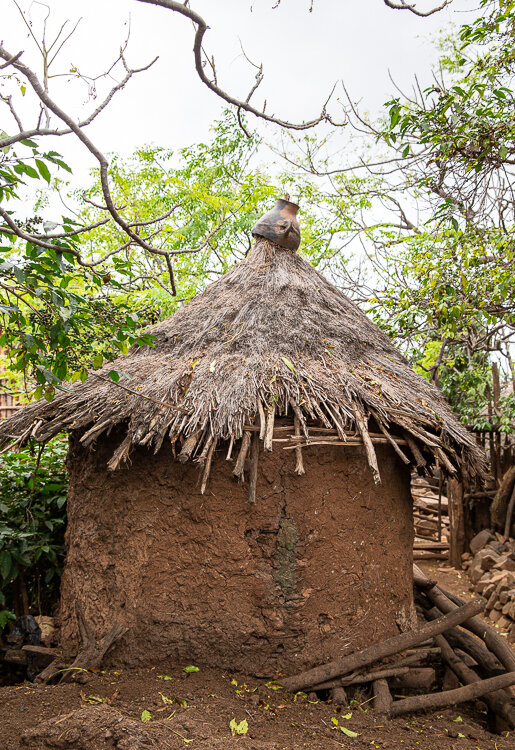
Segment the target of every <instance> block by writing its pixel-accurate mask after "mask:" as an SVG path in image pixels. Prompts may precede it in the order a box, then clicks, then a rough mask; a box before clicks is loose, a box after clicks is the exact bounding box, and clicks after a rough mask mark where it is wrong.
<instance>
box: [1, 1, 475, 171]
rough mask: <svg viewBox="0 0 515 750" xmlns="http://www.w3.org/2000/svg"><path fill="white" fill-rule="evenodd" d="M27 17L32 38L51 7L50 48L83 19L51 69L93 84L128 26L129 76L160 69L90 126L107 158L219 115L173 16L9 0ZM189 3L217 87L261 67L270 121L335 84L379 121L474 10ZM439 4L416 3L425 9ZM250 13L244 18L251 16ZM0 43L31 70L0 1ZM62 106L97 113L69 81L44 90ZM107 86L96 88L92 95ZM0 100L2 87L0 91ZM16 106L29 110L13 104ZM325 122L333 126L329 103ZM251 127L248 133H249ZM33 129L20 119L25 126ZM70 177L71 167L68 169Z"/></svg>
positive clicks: (174, 137)
mask: <svg viewBox="0 0 515 750" xmlns="http://www.w3.org/2000/svg"><path fill="white" fill-rule="evenodd" d="M18 2H19V4H20V6H21V7H22V8H23V9H24V10H25V11H28V12H29V13H30V16H31V18H32V20H33V29H34V32H35V34H36V36H40V33H41V21H42V19H43V18H44V16H45V15H46V13H47V8H49V9H50V11H51V13H50V18H49V21H48V29H49V34H48V36H49V38H52V37H53V34H54V33H55V30H56V29H58V28H59V27H60V25H61V24H62V23H63V22H64V21H66V20H67V19H69V20H70V21H72V22H74V21H76V20H77V19H78V18H80V17H82V20H81V22H80V24H79V26H78V28H77V31H76V32H75V34H74V36H73V37H72V39H71V40H70V41H69V42H68V44H67V45H66V47H65V48H64V49H63V51H62V52H61V54H60V56H59V62H58V63H57V64H56V67H55V71H56V72H62V71H66V70H69V69H70V67H72V66H77V67H78V68H79V69H80V70H81V71H82V72H84V73H87V74H90V75H97V74H99V73H101V72H103V71H104V70H105V69H106V68H107V67H108V65H109V63H110V62H111V61H112V60H113V59H114V57H116V55H117V52H118V49H119V47H120V44H121V43H122V42H123V40H124V38H125V36H126V32H127V23H128V20H129V17H130V19H131V38H130V43H129V48H128V52H127V60H128V62H129V64H130V65H131V66H133V67H137V66H140V65H142V64H145V63H147V62H148V61H149V60H150V59H152V58H153V57H154V56H156V55H159V60H158V62H157V63H156V64H155V66H154V67H153V68H152V69H151V70H150V71H148V72H146V73H142V74H140V75H139V76H137V77H136V78H135V79H133V80H132V81H131V82H130V83H129V84H128V86H127V87H126V89H125V90H124V91H122V92H121V93H119V94H118V95H117V97H116V100H115V102H113V103H112V104H111V105H110V106H109V108H108V109H107V110H106V112H105V113H103V114H102V115H101V116H100V118H99V119H98V120H97V121H96V122H95V124H94V125H92V126H91V127H90V128H88V133H89V135H90V136H91V137H92V138H93V140H94V141H95V143H96V144H97V145H98V147H99V148H100V149H101V150H102V151H104V152H110V151H118V152H121V153H129V152H130V151H131V150H132V149H133V148H134V147H136V146H138V145H141V144H143V143H155V144H158V145H161V146H167V147H171V148H178V147H181V146H185V145H188V144H190V143H193V142H195V141H198V140H200V139H205V138H207V137H208V131H209V127H210V125H211V124H212V122H213V121H214V120H215V119H216V118H217V117H218V116H219V114H220V112H221V110H222V109H223V107H224V103H222V102H221V101H220V100H219V99H218V98H217V97H216V96H215V95H214V94H212V93H211V92H210V91H209V90H207V88H205V87H204V86H203V84H202V83H201V82H200V81H199V79H198V78H197V75H196V73H195V71H194V67H193V54H192V45H193V27H192V25H191V23H190V22H189V21H188V20H187V19H185V18H183V17H180V16H179V15H177V14H174V13H170V12H169V11H166V10H164V9H162V8H158V7H155V6H152V5H147V4H143V3H139V2H137V1H136V0H47V3H46V5H45V6H43V5H42V4H40V3H35V2H30V0H18ZM274 2H275V0H253V2H251V0H218V1H217V2H212V1H211V2H209V0H192V2H191V5H192V6H193V7H194V8H195V10H197V11H198V12H199V13H200V14H201V15H203V17H204V18H205V20H206V21H207V23H208V24H209V25H210V27H211V29H210V30H209V31H208V32H207V34H206V37H205V46H206V48H207V49H208V50H209V52H210V54H211V53H213V54H214V56H215V59H216V62H217V73H218V80H219V83H220V84H221V85H222V87H223V88H225V89H226V90H228V91H230V92H231V93H233V94H235V95H238V96H241V97H243V98H245V97H246V95H247V92H248V90H249V88H250V86H251V85H252V82H253V80H254V75H255V71H253V70H252V68H251V67H250V66H249V64H248V63H247V61H246V60H245V59H244V58H243V56H242V53H241V48H240V40H241V43H242V44H243V47H244V49H245V51H246V53H247V55H248V56H249V57H250V58H251V59H252V60H254V61H256V62H263V64H264V72H265V80H264V83H263V84H262V86H261V88H260V89H259V90H258V93H257V94H256V98H255V101H254V100H253V101H254V103H255V104H257V105H260V104H261V103H262V101H263V99H267V101H268V105H267V111H273V112H274V113H275V114H276V115H278V116H281V117H283V118H289V119H296V120H302V119H311V118H312V117H316V116H317V115H318V113H319V111H320V107H321V104H322V102H323V101H324V100H325V98H326V96H327V94H328V92H329V90H330V88H331V87H332V85H333V83H334V82H335V81H339V80H343V81H345V84H346V86H347V88H348V90H349V92H350V93H351V96H352V98H353V99H355V100H361V107H362V109H365V110H370V111H372V112H377V111H378V109H379V107H380V105H381V104H382V103H383V102H384V101H386V100H387V99H388V98H389V97H390V96H391V95H392V94H394V93H395V91H394V88H393V85H392V83H391V81H390V79H389V71H390V73H391V75H392V77H393V78H394V79H395V81H396V82H397V83H398V84H399V85H400V86H401V87H406V88H407V89H409V87H410V85H411V83H412V81H413V76H414V74H417V75H418V76H419V77H420V79H421V81H422V82H427V81H428V80H429V75H430V67H431V64H432V63H434V62H435V60H436V58H437V52H436V50H435V47H434V40H435V39H436V37H437V36H438V33H439V31H440V29H442V27H444V26H446V25H447V24H449V23H450V22H454V23H456V24H460V23H462V22H463V21H464V20H465V18H467V17H470V14H469V13H467V12H466V11H467V10H472V11H473V10H475V9H476V8H477V4H476V2H475V0H455V2H454V4H453V5H452V6H451V8H449V9H445V10H444V11H442V12H441V13H438V14H435V15H433V16H431V17H429V18H418V17H416V16H414V15H413V14H411V13H409V12H406V11H402V12H400V11H394V10H390V9H388V8H387V7H386V6H385V5H384V4H383V2H382V0H315V3H314V9H313V12H312V13H309V12H308V8H309V0H282V3H281V5H280V6H279V8H278V9H276V10H273V9H272V6H273V5H274ZM434 2H436V0H418V3H417V7H418V8H420V9H422V10H425V9H428V8H430V7H432V6H433V4H434ZM251 5H252V11H251ZM0 39H2V40H3V43H4V46H5V47H6V48H7V50H8V51H12V52H17V51H18V50H19V49H23V50H24V55H23V60H24V61H26V62H27V63H29V64H31V65H33V66H36V67H37V69H38V70H40V66H39V62H38V59H37V56H36V54H35V51H34V44H33V43H32V41H31V40H30V39H29V37H28V33H27V29H26V27H24V25H23V22H22V19H21V18H20V15H19V13H18V11H17V9H16V7H15V5H14V3H13V0H0ZM52 85H53V95H54V98H55V99H56V100H57V102H58V103H59V104H61V105H62V106H63V108H64V109H66V110H67V111H69V112H70V113H72V114H74V115H75V116H78V115H79V114H80V112H82V113H85V112H89V111H90V110H91V109H92V108H94V107H95V106H96V104H98V102H99V101H100V98H101V96H100V93H99V98H98V99H96V100H95V101H89V102H88V101H87V99H88V96H87V88H86V86H85V85H84V84H81V83H80V82H78V81H73V82H71V83H70V82H69V83H65V82H64V79H62V78H59V79H56V80H55V81H54V82H53V84H52ZM103 87H105V84H101V85H100V87H99V88H100V89H102V88H103ZM4 90H5V89H4ZM18 100H19V103H20V104H19V106H21V108H22V109H23V107H24V106H25V107H26V106H27V104H28V96H26V97H25V98H24V99H23V100H22V99H21V95H20V94H18ZM333 112H334V113H335V115H336V117H337V116H338V107H337V103H336V102H335V106H334V107H333ZM6 114H7V113H6V110H0V129H1V128H3V129H5V130H6V131H7V132H12V131H13V123H12V121H9V118H8V116H7V117H6ZM253 120H254V118H251V120H250V124H251V125H252V124H253ZM32 124H33V123H32V122H31V118H30V117H29V116H27V118H26V122H24V126H25V127H27V126H30V125H32ZM57 150H59V151H61V152H62V153H64V154H65V155H66V157H67V158H68V159H69V160H70V161H71V163H72V164H74V166H75V167H77V166H79V170H78V171H79V173H80V172H81V171H82V172H83V170H84V169H86V168H87V166H93V164H94V162H93V161H92V160H91V159H90V158H89V157H88V155H87V153H85V152H84V149H83V147H82V146H81V145H80V144H77V143H75V142H74V141H73V140H72V139H68V143H67V144H66V145H65V143H64V139H61V140H60V141H59V144H58V145H57ZM75 172H76V173H77V169H75Z"/></svg>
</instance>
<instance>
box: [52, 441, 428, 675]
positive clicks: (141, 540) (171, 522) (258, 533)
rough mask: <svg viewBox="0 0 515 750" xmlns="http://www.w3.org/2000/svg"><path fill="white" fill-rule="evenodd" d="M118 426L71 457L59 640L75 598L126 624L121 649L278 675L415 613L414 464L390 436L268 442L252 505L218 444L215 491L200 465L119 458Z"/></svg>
mask: <svg viewBox="0 0 515 750" xmlns="http://www.w3.org/2000/svg"><path fill="white" fill-rule="evenodd" d="M117 440H118V441H119V438H118V437H115V438H114V439H113V440H111V441H105V442H103V443H102V444H100V445H98V446H97V449H96V451H95V452H89V451H86V450H84V449H83V448H82V447H80V445H79V444H78V441H77V440H76V439H73V440H72V446H71V452H70V457H69V468H70V479H71V481H70V493H69V500H68V518H69V524H68V531H67V546H68V555H67V562H66V567H65V573H64V575H63V582H62V588H61V592H62V601H61V623H62V643H63V645H64V646H65V647H67V648H69V649H70V650H71V649H72V648H73V645H74V644H76V640H77V626H76V619H75V614H74V612H75V601H77V602H78V603H79V605H80V606H81V607H82V608H83V610H84V611H85V613H86V616H87V618H88V620H89V621H90V622H91V623H92V625H93V627H94V628H95V630H96V632H97V633H98V635H99V636H100V635H102V634H103V633H104V632H105V631H106V630H107V629H109V628H110V626H111V624H112V623H113V621H114V620H119V621H121V622H123V623H124V624H125V625H127V626H128V627H129V632H128V633H127V635H126V636H125V637H124V638H123V640H122V641H120V642H119V643H118V644H117V645H116V646H115V647H114V648H113V650H112V652H111V654H110V657H109V658H110V661H111V663H112V664H118V665H137V664H160V665H165V664H166V663H170V664H175V663H177V662H180V663H182V662H184V663H194V664H197V665H199V666H200V665H206V666H213V667H221V668H227V669H232V670H240V671H244V672H245V673H247V674H252V673H253V674H257V675H270V676H273V674H274V671H275V670H276V669H279V670H284V671H285V672H289V671H293V670H296V669H300V668H303V667H307V666H311V665H313V664H315V663H320V662H323V661H326V660H328V659H331V658H335V657H336V656H340V655H343V654H344V653H346V652H349V651H352V650H355V649H357V648H361V647H363V646H366V645H369V644H371V643H373V642H374V641H378V640H381V639H382V638H385V637H388V636H390V635H394V634H396V633H398V632H399V630H401V629H402V630H404V629H408V628H409V627H411V626H412V624H413V600H412V584H411V581H412V573H411V564H412V557H411V554H412V553H411V550H412V534H413V531H412V529H413V526H412V518H411V513H412V510H411V499H410V493H409V475H408V473H407V471H406V469H405V467H404V465H402V464H401V463H400V462H399V460H398V459H397V457H396V455H395V454H394V453H393V451H392V450H391V449H390V448H389V446H378V450H377V453H378V461H379V465H380V468H381V475H382V478H383V484H382V486H381V487H376V486H375V485H374V483H373V480H372V478H371V476H370V471H369V469H368V466H367V463H366V458H365V455H364V452H363V449H362V448H361V447H359V446H353V447H347V448H344V449H342V448H339V447H336V446H334V447H331V446H321V447H313V448H310V449H308V450H306V451H304V463H305V467H306V475H305V476H302V477H298V476H296V475H295V474H294V468H295V458H294V457H293V456H292V453H293V451H288V452H286V451H284V452H281V451H280V450H274V452H273V453H267V454H264V453H263V452H262V451H261V454H260V464H259V478H258V486H257V496H256V503H255V505H253V506H252V505H249V503H248V502H247V485H240V484H238V483H237V482H236V481H235V480H234V479H233V476H232V464H230V463H229V462H227V461H225V451H223V450H220V451H217V453H216V456H215V458H214V461H213V467H212V470H211V477H210V481H209V485H208V488H207V490H206V494H205V495H203V496H202V495H201V494H200V490H199V486H198V466H197V465H195V464H179V463H177V462H175V461H173V459H172V456H171V454H170V450H169V448H168V447H164V448H163V449H162V450H161V451H160V452H159V453H158V455H157V456H154V455H152V454H150V453H147V452H146V451H144V450H139V451H137V452H135V454H134V455H133V456H132V457H131V459H132V463H131V465H130V467H127V468H122V469H121V470H119V471H117V472H114V473H110V472H108V471H107V469H106V468H105V467H106V463H107V460H108V458H109V456H110V455H111V453H112V451H113V449H114V447H115V446H116V444H117V442H116V441H117Z"/></svg>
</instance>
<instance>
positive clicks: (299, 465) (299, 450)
mask: <svg viewBox="0 0 515 750" xmlns="http://www.w3.org/2000/svg"><path fill="white" fill-rule="evenodd" d="M293 424H294V426H295V435H296V436H299V437H300V422H299V418H298V416H297V415H296V414H295V416H294V418H293ZM295 455H296V457H297V465H296V467H295V473H296V474H298V475H299V477H300V476H302V474H305V473H306V472H305V470H304V461H303V459H302V448H299V447H297V448H295Z"/></svg>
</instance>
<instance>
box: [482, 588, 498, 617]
mask: <svg viewBox="0 0 515 750" xmlns="http://www.w3.org/2000/svg"><path fill="white" fill-rule="evenodd" d="M498 597H499V594H498V593H497V589H496V590H495V591H494V592H493V593H492V594H491V595H490V598H489V600H488V601H487V603H486V606H485V612H490V610H491V609H493V608H494V606H495V603H496V602H497V599H498Z"/></svg>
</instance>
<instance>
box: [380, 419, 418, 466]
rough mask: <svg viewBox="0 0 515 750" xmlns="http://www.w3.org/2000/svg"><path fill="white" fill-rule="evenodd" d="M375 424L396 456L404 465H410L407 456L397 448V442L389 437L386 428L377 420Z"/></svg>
mask: <svg viewBox="0 0 515 750" xmlns="http://www.w3.org/2000/svg"><path fill="white" fill-rule="evenodd" d="M377 424H378V425H379V429H380V430H381V432H382V433H383V435H384V436H385V438H386V439H387V440H388V442H389V443H390V445H391V446H392V448H393V449H394V451H395V452H396V454H397V455H398V456H399V458H400V459H401V461H404V463H405V464H406V465H409V464H410V463H411V461H410V460H409V458H408V457H407V455H406V454H405V453H404V451H403V450H401V449H400V448H399V446H398V445H397V442H396V441H395V440H394V439H393V437H392V436H391V435H390V433H389V432H388V430H387V429H386V427H385V426H384V425H383V424H381V422H380V421H379V420H377Z"/></svg>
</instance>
